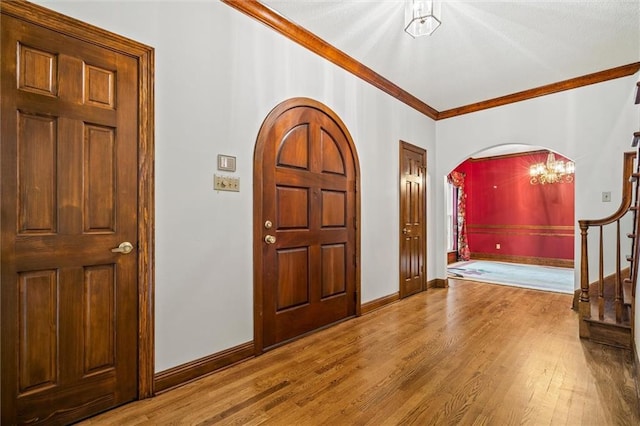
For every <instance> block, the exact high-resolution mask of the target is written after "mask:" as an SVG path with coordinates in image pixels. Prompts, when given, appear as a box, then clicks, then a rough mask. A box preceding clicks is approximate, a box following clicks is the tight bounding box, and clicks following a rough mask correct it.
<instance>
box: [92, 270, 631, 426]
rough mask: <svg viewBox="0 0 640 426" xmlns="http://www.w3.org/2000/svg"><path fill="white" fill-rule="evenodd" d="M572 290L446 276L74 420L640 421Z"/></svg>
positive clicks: (622, 357) (615, 352)
mask: <svg viewBox="0 0 640 426" xmlns="http://www.w3.org/2000/svg"><path fill="white" fill-rule="evenodd" d="M571 301H572V296H571V295H565V294H557V293H546V292H540V291H535V290H526V289H520V288H513V287H506V286H499V285H490V284H480V283H475V282H472V281H456V280H451V279H450V287H449V288H448V289H430V290H428V291H427V292H425V293H420V294H417V295H415V296H412V297H410V298H408V299H404V300H401V301H399V302H397V303H394V304H392V305H388V306H386V307H383V308H381V309H379V310H377V311H374V312H372V313H370V314H367V315H365V316H362V317H360V318H356V319H354V320H350V321H347V322H344V323H341V324H339V325H336V326H334V327H331V328H329V329H326V330H323V331H320V332H318V333H315V334H313V335H311V336H308V337H305V338H302V339H300V340H297V341H295V342H293V343H291V344H288V345H286V346H284V347H280V348H278V349H275V350H273V351H271V352H268V353H266V354H264V355H262V356H260V357H257V358H254V359H251V360H248V361H246V362H243V363H241V364H239V365H236V366H233V367H231V368H228V369H226V370H224V371H221V372H218V373H215V374H212V375H210V376H208V377H206V378H204V379H201V380H199V381H196V382H193V383H191V384H188V385H185V386H183V387H181V388H178V389H175V390H172V391H169V392H167V393H164V394H162V395H159V396H157V397H155V398H153V399H149V400H144V401H139V402H135V403H132V404H129V405H126V406H124V407H121V408H119V409H116V410H113V411H110V412H108V413H106V414H103V415H101V416H98V417H94V418H92V419H89V420H87V421H85V422H84V423H83V424H85V425H160V424H162V425H169V424H174V425H183V424H184V425H209V424H242V425H245V424H252V425H257V424H270V425H271V424H273V425H396V424H402V425H405V424H420V425H426V424H429V425H431V424H438V425H439V424H445V425H446V424H461V425H520V424H531V425H551V424H552V425H637V424H640V417H639V414H638V401H637V398H636V389H635V385H634V381H633V375H632V370H633V364H632V356H631V353H630V352H629V351H624V350H621V349H616V348H612V347H606V346H601V345H598V344H594V343H590V342H588V341H580V339H579V338H578V321H577V314H576V313H575V312H574V311H572V310H571V309H570V308H571Z"/></svg>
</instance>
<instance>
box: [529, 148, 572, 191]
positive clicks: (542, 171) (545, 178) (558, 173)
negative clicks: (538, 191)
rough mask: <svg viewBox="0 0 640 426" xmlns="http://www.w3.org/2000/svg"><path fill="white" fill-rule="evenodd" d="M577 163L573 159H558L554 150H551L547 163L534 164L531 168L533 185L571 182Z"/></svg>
mask: <svg viewBox="0 0 640 426" xmlns="http://www.w3.org/2000/svg"><path fill="white" fill-rule="evenodd" d="M575 170H576V165H575V164H574V163H573V161H567V162H566V163H565V162H564V161H562V160H556V156H555V155H553V152H551V151H549V154H548V155H547V162H546V163H536V164H532V165H531V167H530V168H529V174H530V175H531V180H530V181H529V182H530V183H531V185H537V184H542V185H544V184H547V183H569V182H573V174H574V172H575Z"/></svg>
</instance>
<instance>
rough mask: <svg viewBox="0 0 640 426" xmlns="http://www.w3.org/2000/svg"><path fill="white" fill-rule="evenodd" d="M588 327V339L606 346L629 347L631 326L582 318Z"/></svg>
mask: <svg viewBox="0 0 640 426" xmlns="http://www.w3.org/2000/svg"><path fill="white" fill-rule="evenodd" d="M584 321H585V322H586V323H587V325H588V327H589V340H591V341H592V342H596V343H600V344H603V345H608V346H615V347H618V348H623V349H631V326H629V325H626V324H612V323H609V322H603V321H599V320H597V319H592V318H589V319H585V320H584Z"/></svg>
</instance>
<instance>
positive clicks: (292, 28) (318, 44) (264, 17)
mask: <svg viewBox="0 0 640 426" xmlns="http://www.w3.org/2000/svg"><path fill="white" fill-rule="evenodd" d="M221 1H222V2H223V3H225V4H227V5H229V6H231V7H233V8H234V9H236V10H238V11H240V12H242V13H244V14H245V15H248V16H250V17H251V18H253V19H255V20H257V21H259V22H261V23H263V24H264V25H266V26H268V27H269V28H271V29H273V30H274V31H276V32H278V33H280V34H282V35H284V36H285V37H287V38H289V39H290V40H292V41H293V42H295V43H298V44H299V45H301V46H303V47H305V48H307V49H309V50H310V51H312V52H313V53H315V54H317V55H318V56H320V57H322V58H324V59H326V60H328V61H330V62H332V63H334V64H336V65H337V66H339V67H341V68H342V69H344V70H346V71H348V72H350V73H351V74H353V75H354V76H356V77H358V78H360V79H362V80H364V81H366V82H367V83H369V84H371V85H373V86H374V87H377V88H378V89H380V90H382V91H383V92H385V93H387V94H389V95H391V96H393V97H394V98H396V99H398V100H399V101H401V102H403V103H404V104H406V105H408V106H410V107H411V108H413V109H415V110H416V111H419V112H421V113H422V114H424V115H426V116H427V117H429V118H431V119H433V120H444V119H447V118H452V117H457V116H459V115H464V114H469V113H472V112H477V111H482V110H485V109H489V108H495V107H498V106H503V105H508V104H512V103H515V102H521V101H525V100H527V99H533V98H537V97H540V96H545V95H550V94H552V93H558V92H563V91H565V90H571V89H576V88H578V87H583V86H588V85H590V84H596V83H602V82H604V81H608V80H613V79H616V78H620V77H627V76H630V75H633V74H635V73H636V72H638V70H640V62H634V63H631V64H628V65H623V66H620V67H616V68H611V69H607V70H604V71H599V72H595V73H593V74H587V75H584V76H581V77H575V78H571V79H569V80H564V81H560V82H557V83H552V84H547V85H545V86H540V87H536V88H533V89H529V90H524V91H522V92H517V93H513V94H510V95H506V96H501V97H498V98H494V99H489V100H485V101H481V102H476V103H473V104H469V105H464V106H461V107H457V108H452V109H448V110H445V111H437V110H436V109H435V108H433V107H431V106H429V105H427V104H426V103H425V102H423V101H421V100H420V99H418V98H417V97H415V96H413V95H412V94H410V93H409V92H407V91H406V90H404V89H402V88H400V87H399V86H397V85H396V84H394V83H392V82H391V81H389V80H387V79H386V78H384V77H383V76H381V75H380V74H378V73H376V72H375V71H373V70H372V69H371V68H369V67H367V66H365V65H364V64H362V63H360V62H358V61H357V60H355V59H354V58H352V57H351V56H349V55H347V54H346V53H345V52H343V51H342V50H340V49H338V48H336V47H334V46H332V45H331V44H329V43H327V42H326V41H324V40H323V39H321V38H320V37H318V36H316V35H315V34H313V33H312V32H310V31H309V30H307V29H305V28H303V27H301V26H300V25H297V24H295V23H294V22H291V21H289V20H288V19H287V18H285V17H284V16H282V15H280V14H279V13H278V12H276V11H275V10H273V9H271V8H269V7H267V6H266V5H264V4H262V3H261V2H260V1H259V0H221ZM639 93H640V92H639ZM639 97H640V95H639Z"/></svg>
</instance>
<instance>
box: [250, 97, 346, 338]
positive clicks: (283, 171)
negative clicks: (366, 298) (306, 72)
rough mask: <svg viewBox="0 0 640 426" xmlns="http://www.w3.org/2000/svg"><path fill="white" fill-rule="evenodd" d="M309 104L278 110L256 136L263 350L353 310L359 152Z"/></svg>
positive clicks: (327, 117)
mask: <svg viewBox="0 0 640 426" xmlns="http://www.w3.org/2000/svg"><path fill="white" fill-rule="evenodd" d="M311 103H312V104H313V106H306V105H300V106H295V107H292V108H288V109H287V108H282V110H279V109H278V108H276V109H275V110H274V112H272V113H271V114H270V116H269V117H268V118H267V120H265V123H267V124H265V125H263V128H262V129H261V131H260V135H259V137H258V144H257V147H256V159H255V160H256V179H257V180H256V182H257V183H256V185H255V187H256V191H257V192H256V194H255V197H254V200H256V203H257V204H258V205H257V206H256V212H258V215H259V216H258V217H257V218H256V222H257V223H256V227H255V229H256V237H257V238H256V244H258V248H257V249H256V253H257V256H258V258H257V259H256V265H260V266H259V270H258V269H257V270H256V282H257V283H258V284H257V286H256V295H257V297H259V298H260V301H259V305H258V306H259V311H258V313H257V315H256V316H257V318H259V319H260V318H261V320H262V321H261V322H260V324H259V327H260V328H261V329H262V333H261V335H260V336H259V338H257V340H258V342H259V343H258V345H257V346H258V347H260V349H261V348H262V347H264V348H268V347H271V346H274V345H276V344H279V343H282V342H284V341H286V340H289V339H291V338H294V337H296V336H299V335H301V334H304V333H307V332H309V331H312V330H315V329H317V328H320V327H324V326H326V325H328V324H331V323H334V322H337V321H340V320H342V319H345V318H348V317H350V316H353V315H355V313H356V290H357V284H356V283H357V276H358V274H357V265H356V261H357V253H356V246H357V244H356V239H357V232H356V226H357V220H356V218H357V214H356V212H357V208H356V203H357V197H356V186H357V185H356V177H357V175H356V170H357V168H356V165H355V163H356V157H355V155H354V153H353V148H352V143H351V142H350V140H349V137H348V134H347V133H346V130H344V129H343V128H342V127H341V125H340V124H338V123H337V122H336V120H335V119H334V118H333V117H331V116H330V115H329V114H327V113H326V112H325V111H323V110H322V107H318V105H319V104H317V103H313V101H311ZM325 108H326V107H325ZM267 221H268V222H269V223H272V224H273V225H269V226H262V224H264V223H266V222H267ZM271 226H273V227H271ZM267 236H272V237H275V240H274V241H272V242H271V243H270V242H268V241H265V237H267ZM257 268H258V267H257ZM256 328H258V326H257V327H256ZM260 343H263V345H260Z"/></svg>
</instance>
